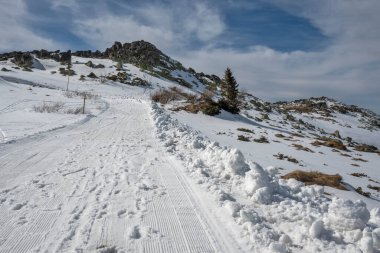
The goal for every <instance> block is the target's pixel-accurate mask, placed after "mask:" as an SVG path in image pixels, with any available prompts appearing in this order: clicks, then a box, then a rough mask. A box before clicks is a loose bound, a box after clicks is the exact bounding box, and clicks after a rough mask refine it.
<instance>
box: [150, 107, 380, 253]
mask: <svg viewBox="0 0 380 253" xmlns="http://www.w3.org/2000/svg"><path fill="white" fill-rule="evenodd" d="M151 113H152V117H153V119H154V122H155V127H156V136H157V138H158V139H160V140H161V142H162V144H163V145H164V147H165V148H166V150H167V152H169V153H172V154H173V155H175V156H176V157H177V158H179V159H180V160H181V161H182V162H183V163H184V165H185V168H186V170H187V171H186V173H188V174H189V175H190V176H191V178H193V179H194V181H195V182H196V183H197V184H199V185H200V186H201V188H202V189H203V190H205V191H207V192H209V193H210V194H212V195H213V196H214V198H215V203H216V204H217V205H218V208H220V211H221V212H224V213H228V214H229V217H230V219H231V220H232V221H233V222H234V224H236V225H237V226H238V227H239V228H240V233H239V234H236V235H235V236H236V237H238V238H237V239H243V240H245V241H247V242H248V247H249V248H250V250H253V251H255V252H281V253H282V252H366V253H370V252H379V250H380V228H379V227H380V222H379V221H380V209H379V208H375V209H373V210H372V211H371V213H370V212H369V211H368V209H367V208H366V205H365V203H364V202H363V201H360V200H358V201H355V202H352V201H350V200H343V199H339V198H336V197H333V198H332V199H330V198H328V197H327V196H326V195H325V194H324V188H323V187H321V186H304V185H303V183H300V182H298V181H296V180H293V179H291V180H288V181H285V180H282V179H281V178H280V177H279V173H278V169H277V168H275V167H268V168H265V169H264V168H262V167H261V166H260V165H259V164H257V163H254V162H252V161H247V160H246V159H245V158H244V156H243V154H242V153H241V152H240V151H239V150H237V149H234V148H228V147H222V146H220V145H219V144H218V143H216V142H212V141H210V140H208V139H206V138H204V137H202V136H201V135H200V133H199V132H196V131H194V130H192V129H191V128H190V127H188V126H186V125H183V124H181V123H180V122H178V121H177V120H175V119H173V118H171V117H170V115H168V114H167V113H166V112H164V110H163V109H161V108H160V107H159V106H158V105H157V104H155V103H153V104H152V109H151Z"/></svg>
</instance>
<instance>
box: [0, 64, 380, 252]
mask: <svg viewBox="0 0 380 253" xmlns="http://www.w3.org/2000/svg"><path fill="white" fill-rule="evenodd" d="M37 60H38V59H37ZM88 60H91V61H92V62H93V63H94V64H103V65H105V68H104V69H92V68H89V67H87V66H85V65H84V63H85V62H87V61H88ZM38 61H39V62H40V64H41V65H42V67H43V68H42V67H38V66H37V65H36V66H37V67H36V68H34V69H33V72H24V71H22V70H14V69H12V68H11V67H12V66H13V65H12V64H11V63H9V62H0V67H2V66H7V68H8V69H12V72H6V73H4V74H3V73H1V75H0V133H1V134H0V142H2V143H1V144H0V252H281V253H283V252H379V251H380V228H379V226H380V209H379V201H378V200H377V199H376V195H374V196H375V197H374V198H373V199H367V198H365V197H363V196H361V195H359V194H357V193H356V192H354V191H341V190H337V189H332V188H329V187H322V186H304V184H303V183H301V182H298V181H296V180H294V179H290V180H283V179H282V178H281V174H283V173H285V172H287V171H290V170H293V169H294V167H295V165H294V164H290V163H289V162H287V161H283V160H281V161H280V160H277V159H276V158H275V157H273V155H274V154H277V153H279V152H281V153H283V154H285V155H291V156H294V157H296V158H297V159H298V160H299V161H300V163H299V164H298V165H297V166H301V165H302V166H303V167H305V168H307V169H309V170H311V169H315V170H319V171H322V172H326V173H329V174H333V173H338V172H339V173H341V174H342V176H343V178H344V182H345V183H346V184H347V185H349V186H351V187H357V186H360V185H363V184H366V183H368V178H356V177H352V176H350V175H348V174H349V173H352V172H356V171H357V170H353V169H352V167H350V163H352V160H347V158H346V157H343V156H341V155H340V153H339V154H337V153H336V152H332V151H331V149H329V148H326V147H319V148H317V147H314V146H312V145H310V142H311V141H312V138H311V137H309V135H308V132H305V136H306V137H304V138H302V137H297V136H292V135H291V134H292V133H293V132H294V131H293V130H292V129H291V128H290V127H286V126H282V125H281V124H277V125H275V124H273V122H275V121H273V122H272V123H268V122H265V121H264V122H255V121H254V120H252V119H250V118H248V117H245V116H235V115H231V114H228V113H226V112H223V113H222V114H221V115H219V116H218V117H209V116H205V115H202V114H189V113H186V112H172V111H169V110H166V109H165V108H164V107H162V106H160V105H157V104H155V103H153V102H152V101H150V99H149V92H150V91H152V90H154V89H158V88H161V87H171V86H173V85H175V84H174V83H173V82H169V81H167V80H165V79H160V78H157V77H154V76H150V75H149V74H148V73H146V72H144V71H142V70H140V69H139V68H137V67H135V66H133V65H130V64H125V65H124V66H123V68H124V69H126V70H127V71H128V73H130V74H131V75H132V76H134V77H140V78H143V79H145V80H147V81H148V82H150V83H151V84H152V88H151V89H149V90H147V89H146V88H140V87H131V86H129V85H126V84H122V83H117V82H111V81H107V82H105V83H101V82H100V81H99V80H96V79H95V80H91V79H88V78H87V79H86V80H85V81H79V80H78V77H79V76H80V75H81V74H83V75H87V74H89V73H90V72H94V73H95V74H96V75H98V76H100V75H105V74H112V73H116V72H115V69H114V67H113V65H114V62H112V61H110V60H105V59H84V58H79V57H74V59H73V62H76V61H77V62H78V63H76V64H73V69H74V70H75V71H76V73H77V76H74V77H70V90H71V91H86V92H90V93H92V94H94V95H97V96H98V97H97V98H94V99H89V100H88V101H86V105H87V106H88V107H87V110H86V112H85V114H68V113H65V111H67V109H70V108H75V107H78V106H80V105H81V104H82V98H81V97H80V96H74V97H67V96H65V89H66V84H67V77H64V76H62V75H60V74H59V73H56V74H51V71H56V70H58V68H59V67H62V66H60V65H59V64H58V63H56V62H54V61H51V60H38ZM43 69H46V70H43ZM178 74H179V75H181V76H182V77H186V78H191V76H186V75H187V74H186V73H182V72H181V71H177V72H174V73H172V75H178ZM189 81H191V80H190V79H189ZM47 95H48V96H47ZM43 102H45V103H47V102H49V103H50V102H52V103H53V102H62V103H63V108H62V109H60V110H59V111H57V112H55V113H38V112H36V111H35V110H34V109H33V108H34V107H35V106H38V105H41V103H43ZM249 113H250V114H252V115H254V113H255V112H249ZM270 117H271V118H273V119H277V118H278V120H282V119H280V116H279V115H277V114H276V113H273V114H271V115H270ZM341 120H342V122H343V121H344V122H349V121H348V119H344V118H342V119H341ZM350 124H351V123H350ZM352 124H353V125H354V124H356V125H357V124H359V122H356V123H355V122H354V123H352ZM321 127H322V126H321ZM324 127H325V128H326V129H328V128H327V127H326V126H324ZM333 127H334V126H331V129H333ZM237 128H247V129H250V130H252V132H253V133H246V132H244V133H242V132H239V131H238V130H237ZM352 129H353V130H352V131H353V133H358V136H359V135H364V133H365V134H366V137H363V139H362V140H367V139H366V138H369V139H371V138H373V137H374V136H376V133H375V132H374V133H369V134H368V135H367V133H368V131H367V130H364V129H361V130H358V132H356V131H355V129H354V128H352ZM278 133H282V134H283V135H286V136H292V137H291V140H283V139H281V140H280V139H279V138H277V137H276V136H275V135H276V134H278ZM342 133H344V132H343V131H342ZM238 134H244V135H246V136H248V137H249V138H252V139H253V138H257V137H259V136H261V135H263V136H266V137H267V138H268V140H269V141H270V143H269V144H261V143H255V142H247V143H246V142H240V141H238V140H237V138H236V137H237V135H238ZM350 134H352V133H351V132H350ZM352 136H353V137H355V135H354V134H352ZM289 138H290V137H289ZM273 140H278V142H275V141H273ZM293 143H297V144H302V145H303V146H305V147H309V148H310V149H312V150H313V151H314V153H311V152H306V151H303V150H296V149H294V148H293V146H291V144H293ZM319 152H322V153H323V154H321V153H319ZM350 155H352V156H353V157H360V158H362V159H365V160H367V161H368V162H367V163H365V164H366V165H365V166H363V167H362V168H360V169H361V171H362V172H365V173H367V174H368V176H369V177H371V178H373V179H377V180H379V179H380V174H379V171H378V170H376V168H377V167H378V164H379V160H378V159H379V158H378V156H377V155H376V154H360V155H361V156H359V154H358V153H356V152H351V153H350ZM326 163H328V166H325V165H324V164H326ZM302 166H301V167H302ZM339 196H340V197H339Z"/></svg>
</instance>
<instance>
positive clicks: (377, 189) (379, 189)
mask: <svg viewBox="0 0 380 253" xmlns="http://www.w3.org/2000/svg"><path fill="white" fill-rule="evenodd" d="M367 187H368V188H369V189H372V190H375V191H377V192H380V187H379V186H375V185H370V184H369V185H368V186H367Z"/></svg>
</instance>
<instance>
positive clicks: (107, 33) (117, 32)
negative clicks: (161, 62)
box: [74, 15, 173, 49]
mask: <svg viewBox="0 0 380 253" xmlns="http://www.w3.org/2000/svg"><path fill="white" fill-rule="evenodd" d="M74 25H75V27H76V28H75V31H74V32H75V33H76V34H77V35H78V36H80V37H81V38H83V39H84V40H85V41H87V42H89V43H90V44H91V45H93V46H95V47H97V48H100V49H105V48H106V47H110V46H111V45H112V44H113V42H114V41H121V42H130V41H135V40H140V39H143V40H146V41H149V42H151V43H154V44H155V45H156V46H157V47H159V48H161V49H167V45H170V44H171V43H170V42H171V40H172V39H173V34H172V32H171V31H168V30H165V29H158V28H153V27H150V26H146V25H141V24H139V23H138V22H136V21H135V20H134V19H133V18H132V17H130V16H125V17H118V16H111V15H108V16H102V17H99V18H95V19H87V20H78V21H76V22H75V23H74Z"/></svg>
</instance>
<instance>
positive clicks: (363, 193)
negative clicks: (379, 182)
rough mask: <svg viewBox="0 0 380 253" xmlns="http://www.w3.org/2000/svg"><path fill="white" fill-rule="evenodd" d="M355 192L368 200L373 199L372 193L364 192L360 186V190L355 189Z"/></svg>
mask: <svg viewBox="0 0 380 253" xmlns="http://www.w3.org/2000/svg"><path fill="white" fill-rule="evenodd" d="M355 191H356V192H357V193H359V194H361V195H363V196H364V197H367V198H370V197H371V193H370V192H365V191H363V189H362V188H361V187H360V186H359V187H358V188H356V189H355Z"/></svg>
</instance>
